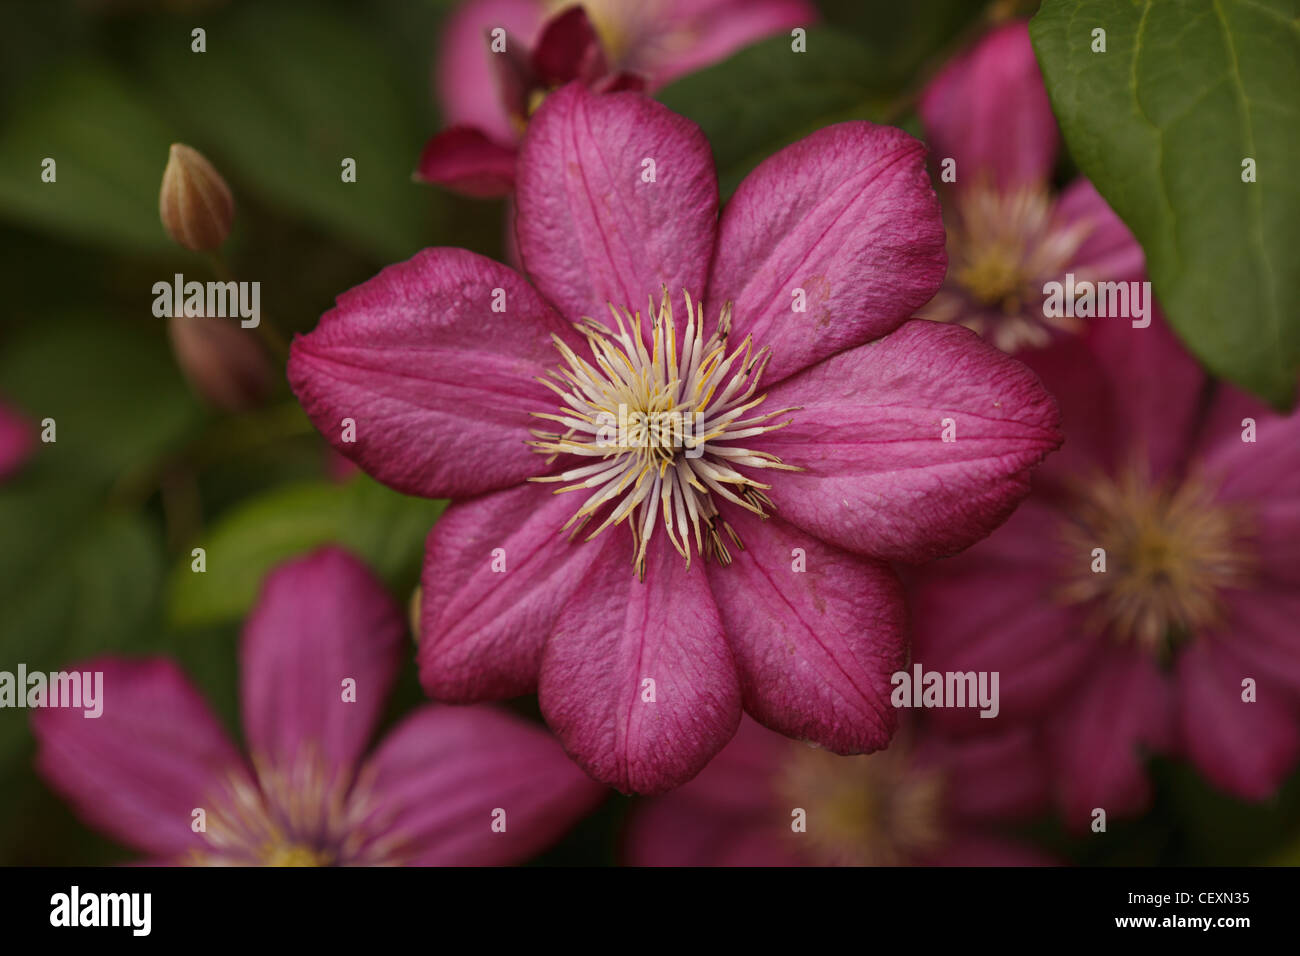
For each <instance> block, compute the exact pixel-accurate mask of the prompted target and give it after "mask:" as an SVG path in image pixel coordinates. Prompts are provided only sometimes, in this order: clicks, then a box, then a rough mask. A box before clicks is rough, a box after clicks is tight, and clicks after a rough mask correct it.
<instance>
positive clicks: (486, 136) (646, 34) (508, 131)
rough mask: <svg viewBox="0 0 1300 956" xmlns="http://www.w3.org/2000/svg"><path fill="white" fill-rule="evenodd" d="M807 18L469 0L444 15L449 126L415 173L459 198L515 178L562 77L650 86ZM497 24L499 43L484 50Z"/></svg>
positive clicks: (721, 9)
mask: <svg viewBox="0 0 1300 956" xmlns="http://www.w3.org/2000/svg"><path fill="white" fill-rule="evenodd" d="M816 19H817V14H816V11H815V9H814V8H813V7H812V6H811V4H809V3H807V2H805V0H638V2H626V0H584V2H582V3H575V2H573V0H470V2H467V3H465V4H464V5H462V6H461V7H460V8H459V9H458V10H457V11H456V12H455V13H454V14H452V16H451V18H450V19H449V20H448V22H447V24H446V27H445V28H444V30H443V33H442V41H441V46H440V55H439V57H438V61H437V62H438V72H437V88H438V95H439V99H440V101H441V103H442V107H443V113H444V116H445V118H446V122H447V125H448V128H447V129H445V130H443V131H442V132H440V133H438V134H436V135H435V136H434V137H433V138H432V139H430V140H429V142H428V144H427V145H426V146H425V148H424V151H423V153H422V154H421V156H420V164H419V166H418V168H417V172H416V175H417V177H419V178H420V179H424V180H426V181H427V182H432V183H437V184H439V185H441V186H446V187H448V188H451V189H454V190H456V191H457V192H460V193H463V194H465V195H468V196H480V197H487V196H504V195H507V194H508V193H510V192H511V190H513V188H514V181H515V155H516V152H517V147H518V143H519V141H520V139H522V137H523V131H524V129H525V128H526V127H527V125H528V118H529V117H530V116H531V115H532V113H533V112H534V111H535V110H536V108H537V105H538V103H540V102H541V100H542V99H543V98H544V97H545V96H546V95H547V94H548V93H549V92H550V91H551V90H553V89H556V88H557V87H560V86H563V85H564V84H565V83H568V82H570V81H572V80H578V81H580V82H582V83H584V84H585V85H586V86H588V88H590V89H592V90H595V91H597V92H613V91H615V90H624V89H646V88H648V89H652V90H653V89H657V88H658V87H660V86H662V85H663V84H665V83H667V82H669V81H671V80H673V79H676V78H677V77H679V76H681V75H683V74H685V73H690V72H692V71H693V70H698V69H700V68H702V67H704V66H707V65H709V64H710V63H713V62H716V61H718V60H721V59H724V58H725V57H727V56H729V55H730V54H731V53H733V52H735V51H736V50H738V49H740V48H741V47H743V46H746V45H748V44H750V43H753V42H755V41H757V40H760V39H762V38H763V37H766V36H768V35H770V34H773V33H777V32H781V31H785V30H789V29H790V28H792V27H797V26H805V27H806V26H808V25H809V24H811V23H813V22H814V21H815V20H816ZM493 30H503V31H505V37H504V40H503V39H502V38H501V37H500V36H499V35H498V37H497V38H496V40H495V42H496V43H498V44H501V43H502V42H504V46H505V48H504V50H502V49H500V47H499V46H498V48H497V50H496V51H495V52H494V50H493V48H492V43H493V37H492V31H493Z"/></svg>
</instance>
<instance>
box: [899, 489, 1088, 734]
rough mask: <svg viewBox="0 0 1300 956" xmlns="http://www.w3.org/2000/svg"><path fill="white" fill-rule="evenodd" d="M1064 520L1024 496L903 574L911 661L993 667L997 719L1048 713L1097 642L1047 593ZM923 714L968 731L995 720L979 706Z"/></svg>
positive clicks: (939, 666) (1056, 582) (936, 666)
mask: <svg viewBox="0 0 1300 956" xmlns="http://www.w3.org/2000/svg"><path fill="white" fill-rule="evenodd" d="M1065 520H1066V519H1065V517H1064V516H1063V515H1061V514H1060V513H1059V512H1058V511H1057V510H1056V509H1055V508H1053V507H1050V506H1048V505H1046V504H1045V503H1043V502H1042V501H1041V500H1040V499H1038V498H1035V497H1031V498H1029V499H1027V500H1026V501H1025V502H1024V503H1023V504H1021V505H1020V507H1019V508H1017V509H1016V511H1015V513H1014V514H1012V516H1011V517H1010V518H1009V519H1007V523H1006V524H1005V525H1003V526H1002V527H1001V528H998V529H997V530H996V531H994V532H993V533H992V534H991V535H990V536H989V537H988V540H986V541H981V542H980V543H979V544H977V545H975V546H974V547H973V548H971V549H970V550H969V551H966V552H964V553H963V554H960V555H958V556H957V557H954V558H950V559H949V560H947V561H936V562H935V563H933V564H929V565H926V566H925V567H923V568H919V569H917V571H916V572H915V573H914V574H913V575H911V578H912V581H911V585H910V588H909V591H910V597H911V601H910V602H909V603H910V606H911V607H912V609H913V619H912V626H913V646H912V660H913V661H915V662H916V663H919V664H921V665H922V667H924V668H925V669H926V670H929V671H951V672H957V673H966V672H967V671H975V672H979V671H988V672H994V671H996V672H997V673H998V674H999V677H998V697H999V707H998V718H1000V720H999V721H998V722H1001V721H1007V722H1015V721H1021V720H1027V719H1034V718H1038V717H1041V716H1043V715H1044V714H1046V713H1049V712H1050V711H1051V710H1053V709H1054V708H1055V707H1056V706H1057V705H1058V704H1059V702H1060V699H1061V695H1062V694H1063V693H1065V692H1066V691H1067V690H1069V689H1070V687H1071V685H1072V682H1073V681H1074V680H1076V679H1077V677H1078V676H1079V674H1080V673H1082V672H1083V671H1084V669H1085V668H1086V666H1087V663H1088V661H1089V659H1090V657H1091V656H1092V654H1093V653H1094V652H1095V651H1096V648H1097V641H1098V639H1096V638H1092V637H1089V636H1088V635H1086V634H1085V633H1083V632H1082V620H1081V617H1080V615H1079V614H1078V613H1077V612H1075V611H1072V610H1071V609H1070V608H1068V607H1065V606H1063V605H1062V604H1061V603H1060V602H1059V600H1058V599H1057V596H1056V593H1055V592H1056V590H1057V589H1058V588H1059V587H1060V583H1061V580H1062V578H1061V577H1060V574H1061V567H1060V563H1059V562H1060V557H1061V556H1060V554H1059V551H1058V548H1059V544H1058V534H1059V529H1060V527H1061V525H1062V524H1063V523H1064V521H1065ZM1008 595H1015V600H1008V597H1007V596H1008ZM931 717H932V718H933V719H934V721H935V722H936V723H938V724H941V725H943V726H944V727H946V728H951V729H958V728H960V729H962V730H963V731H969V732H972V733H975V732H987V731H988V727H989V724H991V723H994V722H995V721H994V720H993V719H990V718H984V717H980V715H979V710H978V708H976V709H959V708H944V709H941V710H936V711H934V712H933V714H931Z"/></svg>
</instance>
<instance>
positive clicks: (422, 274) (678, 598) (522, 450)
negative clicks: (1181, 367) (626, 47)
mask: <svg viewBox="0 0 1300 956" xmlns="http://www.w3.org/2000/svg"><path fill="white" fill-rule="evenodd" d="M924 155H925V151H924V148H923V147H922V146H921V144H920V143H918V142H917V141H916V140H914V139H912V138H911V137H909V136H907V135H906V134H905V133H903V132H901V131H899V130H896V129H891V128H888V127H881V126H875V125H872V124H870V123H864V122H857V123H844V124H840V125H837V126H831V127H828V128H826V129H823V130H820V131H818V132H816V133H814V134H813V135H811V136H809V137H808V138H806V139H804V140H802V141H800V142H798V143H795V144H794V145H792V146H790V147H787V148H786V149H784V150H782V151H781V152H779V153H777V154H776V155H774V156H772V157H770V158H769V159H768V160H766V161H765V162H764V163H762V164H760V165H759V166H758V168H756V169H755V170H754V171H753V172H752V173H751V174H750V175H749V177H748V178H747V179H746V180H745V181H744V182H743V183H742V184H741V185H740V188H739V189H738V190H737V191H736V194H735V196H734V198H733V199H732V200H731V202H730V203H728V205H727V208H726V210H725V211H724V212H723V214H722V216H721V220H720V221H719V218H718V212H717V204H718V190H717V179H716V174H715V171H714V167H713V160H712V156H711V153H710V150H709V145H708V143H707V141H706V140H705V139H704V137H703V135H702V134H701V132H700V130H699V129H698V128H697V127H696V126H695V125H694V124H692V123H690V122H689V121H687V120H685V119H683V118H682V117H680V116H677V115H676V114H674V113H672V112H670V111H669V110H667V109H666V108H664V107H663V106H661V105H659V104H657V103H655V102H654V101H652V100H650V99H648V98H646V97H644V96H642V95H640V94H637V93H617V94H607V95H594V94H591V93H589V92H588V91H587V90H586V89H585V88H584V87H583V86H582V85H581V84H576V83H575V84H570V85H569V86H566V87H565V88H563V89H562V90H559V91H558V92H556V93H553V94H552V95H551V96H550V97H548V98H547V101H546V103H545V104H544V105H543V106H542V107H541V109H540V110H539V111H538V113H537V114H536V115H535V116H534V118H533V120H532V122H531V123H530V124H529V130H528V135H527V137H526V139H525V140H524V143H523V148H522V151H521V154H520V163H519V173H520V175H519V189H518V196H517V200H518V206H519V212H518V232H519V245H520V252H521V254H522V257H523V261H524V263H525V264H526V266H527V268H528V271H529V275H530V276H531V277H532V279H533V281H534V282H535V283H536V289H534V287H533V286H531V285H529V284H528V283H527V282H526V281H525V280H524V279H523V277H522V276H520V275H518V274H517V273H515V272H514V271H513V270H511V269H509V268H507V267H505V266H502V265H500V264H498V263H496V262H493V261H491V260H488V259H485V258H483V257H481V256H478V255H475V254H473V253H471V252H466V251H463V250H458V249H430V250H425V251H424V252H422V253H420V254H419V255H417V256H416V257H415V258H413V259H411V260H410V261H409V262H405V263H401V264H398V265H394V266H390V267H388V268H387V269H385V270H384V271H383V272H382V273H380V274H379V275H378V276H376V277H375V278H374V279H371V280H370V281H368V282H366V283H364V284H363V285H361V286H359V287H357V288H355V289H353V290H351V291H350V292H347V293H345V294H344V295H342V296H340V297H339V300H338V305H337V307H336V308H335V309H333V310H332V311H330V312H328V313H326V314H325V315H324V316H323V317H322V319H321V322H320V325H319V327H318V328H317V329H316V330H315V331H314V332H312V333H311V334H309V335H307V336H305V337H300V338H298V339H296V340H295V342H294V344H293V348H292V353H291V356H290V361H289V379H290V383H291V384H292V386H293V388H294V391H295V392H296V394H297V395H298V397H299V400H300V401H301V402H302V403H303V407H304V408H305V409H306V411H307V413H308V415H309V416H310V417H311V418H312V420H313V421H314V422H315V423H316V426H317V428H319V429H320V430H321V432H322V434H324V435H325V436H326V437H327V438H328V439H329V440H330V441H331V442H332V443H333V444H334V446H335V447H336V448H338V449H339V451H341V452H342V453H343V454H345V455H347V456H348V457H350V458H352V459H353V460H354V461H356V462H358V463H359V464H360V465H361V467H362V468H363V470H365V471H366V472H367V473H369V474H370V475H372V476H374V477H375V478H377V479H379V480H380V481H383V482H385V483H386V484H388V485H390V486H392V487H393V488H396V489H397V490H399V491H403V492H406V493H408V494H416V495H421V496H425V497H435V498H437V497H461V498H465V497H470V498H471V500H468V501H464V502H460V503H456V504H453V505H452V506H451V507H450V508H449V509H448V510H447V512H446V514H445V515H444V516H443V517H442V519H441V520H440V521H439V522H438V524H437V525H436V526H435V527H434V529H433V531H432V533H431V534H430V537H429V541H428V546H427V551H426V557H425V567H424V575H423V602H422V607H423V611H422V627H421V634H422V638H421V644H420V653H419V660H420V666H421V679H422V681H423V684H424V686H425V689H426V690H427V691H428V692H429V693H430V694H431V695H432V696H434V697H435V698H440V699H448V700H456V701H462V702H467V701H473V700H481V699H488V698H501V697H510V696H514V695H519V694H525V693H530V692H532V691H533V690H534V689H536V690H538V691H539V694H540V700H541V707H542V711H543V713H544V715H545V716H546V719H547V721H548V723H549V724H550V725H551V727H552V728H553V729H554V730H555V732H556V733H557V734H558V735H559V737H560V739H561V741H562V742H563V743H564V745H565V747H566V749H567V750H568V751H569V752H570V754H572V755H573V756H574V758H575V759H576V760H577V761H578V762H579V763H580V764H581V765H582V766H583V767H584V768H586V769H587V771H588V772H589V773H591V774H592V775H593V776H594V777H596V779H598V780H601V781H603V782H606V783H610V784H612V785H614V786H616V787H618V788H619V789H621V790H624V791H641V792H646V791H659V790H664V789H668V788H670V787H673V786H676V785H678V784H680V783H682V782H684V781H685V780H687V779H689V778H690V777H692V776H693V775H694V774H695V773H697V772H698V771H699V770H700V769H701V768H702V767H703V766H704V765H705V764H706V763H707V762H708V760H709V759H710V757H712V756H713V755H714V754H715V753H717V751H718V750H719V749H721V747H722V746H723V745H724V744H725V743H726V742H727V740H729V739H730V738H731V736H732V735H733V734H734V733H735V729H736V726H737V724H738V722H739V720H740V715H741V711H742V706H743V708H744V709H745V710H748V711H749V712H750V713H751V714H753V715H754V716H755V717H756V718H757V719H758V720H760V721H761V722H763V723H764V724H766V725H767V726H769V727H771V728H773V729H775V730H778V731H780V732H781V733H785V734H788V735H791V736H797V737H800V738H807V739H811V740H815V741H817V742H818V743H820V744H821V745H822V746H825V747H827V748H828V749H831V750H835V751H837V752H843V753H861V752H865V751H871V750H875V749H878V748H880V747H882V746H883V745H884V744H885V743H886V742H887V741H888V740H889V737H890V735H891V733H892V731H893V729H894V726H895V724H896V721H897V715H896V713H895V711H894V709H893V708H892V707H891V706H890V704H889V693H890V686H889V675H890V674H891V673H892V672H893V671H894V670H896V669H897V668H898V666H899V664H900V663H901V661H902V660H903V656H904V647H903V644H904V635H903V615H904V611H903V605H902V601H901V596H900V593H899V585H898V582H897V579H896V577H895V576H894V573H893V572H892V570H891V569H890V568H889V566H888V564H886V563H885V562H886V561H887V560H890V559H897V560H902V561H921V560H926V559H930V558H934V557H937V556H940V555H944V554H949V553H952V552H954V551H957V550H960V549H961V548H963V547H965V546H967V545H969V544H970V543H972V542H973V541H975V540H977V539H978V538H980V537H982V536H983V535H985V534H987V533H988V532H989V531H990V530H991V529H992V528H994V527H996V526H997V525H998V524H1000V523H1001V522H1002V521H1003V520H1005V518H1006V517H1007V515H1008V514H1009V513H1010V512H1011V510H1012V509H1013V508H1014V507H1015V505H1016V503H1017V502H1018V501H1019V500H1020V498H1021V497H1023V495H1024V494H1025V492H1026V490H1027V488H1028V473H1029V471H1030V470H1031V469H1032V468H1033V467H1034V465H1036V464H1037V463H1038V462H1039V461H1040V460H1041V459H1042V458H1043V456H1044V455H1046V454H1047V453H1048V452H1050V451H1051V450H1052V449H1053V448H1054V447H1056V445H1057V444H1058V442H1059V435H1058V433H1057V411H1056V408H1055V406H1054V404H1053V402H1052V400H1051V398H1050V397H1049V396H1048V395H1047V394H1046V392H1045V391H1044V390H1043V388H1042V386H1041V385H1040V384H1039V382H1038V380H1037V379H1036V378H1035V377H1034V376H1033V375H1032V374H1031V373H1029V372H1028V370H1026V369H1025V368H1024V366H1022V365H1021V364H1019V363H1018V362H1016V361H1014V360H1012V359H1010V358H1009V357H1007V356H1006V355H1004V354H1002V353H1001V352H999V351H997V350H996V349H994V348H992V347H991V346H989V345H987V344H985V343H984V342H981V341H980V340H979V338H978V337H977V336H976V335H974V334H973V333H971V332H970V331H969V330H967V329H962V328H958V327H955V326H948V325H941V324H936V323H932V322H909V321H908V318H909V316H910V315H911V314H912V310H913V309H915V308H916V307H917V306H918V305H920V304H921V303H923V302H925V301H927V300H928V299H929V298H930V297H931V296H932V295H933V293H934V290H935V289H936V288H937V287H938V285H939V283H940V281H941V279H942V276H943V272H944V253H943V231H942V227H941V224H940V218H939V211H938V205H937V202H936V199H935V196H934V193H933V191H932V190H931V188H930V184H929V180H928V177H927V175H926V171H925V161H924ZM647 158H650V159H651V160H652V161H653V162H654V163H655V170H656V171H655V173H654V176H653V178H646V177H645V171H646V169H647V166H646V160H647ZM674 300H675V301H676V302H677V303H679V304H678V305H674V304H673V303H674ZM656 303H659V304H657V305H656ZM705 303H707V308H706V306H705ZM801 305H803V306H804V307H805V308H804V310H801V309H800V306H801ZM641 306H647V308H648V313H647V316H646V319H647V320H648V321H643V320H642V317H641V314H640V313H637V315H636V316H633V315H632V314H631V311H630V310H631V309H634V308H639V307H641ZM607 311H608V312H609V313H611V314H612V315H613V318H614V321H613V322H612V323H609V319H607V320H606V322H607V323H609V324H601V323H600V322H598V321H597V320H596V319H594V318H589V317H594V316H600V315H602V314H605V313H606V312H607ZM706 316H707V318H706ZM566 320H567V321H566ZM584 353H585V354H586V355H587V356H589V357H588V358H581V357H579V356H580V355H582V354H584ZM760 376H765V377H766V379H767V380H768V382H767V385H766V387H768V388H770V391H768V392H767V393H766V394H764V393H763V392H760V391H759V390H758V389H759V378H760ZM764 402H766V404H765V406H764V407H763V408H758V407H757V406H759V405H760V404H761V403H764ZM620 406H621V407H622V410H623V412H624V413H625V414H628V415H630V414H643V413H644V414H647V415H676V416H678V419H679V421H680V420H682V419H683V418H684V419H687V420H693V421H694V420H696V419H695V415H696V413H699V416H700V418H699V420H698V427H697V428H696V429H694V435H695V436H698V437H694V438H691V439H690V440H689V441H686V440H684V439H683V437H682V435H681V434H680V433H678V434H677V435H676V436H675V437H674V436H672V435H671V434H664V433H659V434H658V437H655V436H654V435H652V434H649V433H647V434H643V435H641V436H640V437H639V438H638V437H636V436H634V435H632V434H631V433H627V432H623V433H621V434H620V435H614V434H610V433H611V432H613V431H614V429H613V428H612V424H611V423H612V422H613V421H614V420H615V419H616V418H617V416H618V414H619V407H620ZM774 416H781V417H782V418H783V419H785V418H786V417H787V416H789V419H792V423H791V421H789V420H785V421H776V422H774V421H772V419H773V417H774ZM602 421H603V422H605V423H606V424H602ZM348 422H350V423H351V424H350V425H349V424H347V423H348ZM945 422H947V423H948V424H947V425H946V424H945ZM541 425H547V426H549V427H550V428H552V429H554V430H553V431H544V430H541V429H539V427H538V426H541ZM607 426H609V427H607ZM948 427H952V428H954V429H955V430H956V433H957V434H958V435H960V439H961V440H959V441H956V442H945V441H943V440H941V433H942V432H943V431H944V430H945V428H948ZM530 436H531V438H532V441H529V440H528V439H529V438H530ZM530 446H532V447H530ZM537 452H541V454H538V453H537ZM791 468H793V469H795V470H789V469H791ZM757 475H762V476H764V477H763V478H759V477H756V476H757ZM767 476H770V478H768V477H767ZM555 481H563V482H566V483H567V485H568V486H567V487H565V488H561V489H559V490H560V491H575V490H576V491H579V492H580V495H579V496H578V497H579V499H580V500H579V501H575V500H574V496H572V495H569V494H558V493H552V492H553V491H554V486H553V485H548V484H539V483H538V482H555ZM769 493H770V497H769ZM471 496H477V497H471ZM581 499H585V501H582V500H581ZM773 511H775V512H777V513H778V514H779V515H780V516H779V517H775V516H773ZM575 522H576V525H577V528H576V529H575V534H574V535H572V536H566V535H565V534H564V533H563V532H564V531H565V530H566V529H572V528H573V526H574V524H575ZM588 525H590V526H591V528H595V531H591V534H590V535H589V537H588V538H587V540H585V541H584V540H581V539H576V531H578V530H584V529H585V530H588V531H590V530H591V528H589V527H588ZM610 525H613V528H612V530H611V531H609V533H606V534H604V535H603V536H600V532H601V531H602V530H603V529H605V528H606V527H607V526H610ZM591 538H597V540H595V541H592V540H590V539H591ZM741 540H743V542H744V547H743V548H740V546H739V542H740V541H741ZM693 555H694V556H697V557H700V558H709V559H712V560H707V561H706V560H692V556H693Z"/></svg>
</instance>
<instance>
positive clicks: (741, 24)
mask: <svg viewBox="0 0 1300 956" xmlns="http://www.w3.org/2000/svg"><path fill="white" fill-rule="evenodd" d="M663 19H664V21H665V24H666V25H667V26H669V28H670V29H671V28H672V27H676V28H677V30H678V31H679V32H678V34H677V35H685V36H686V37H689V41H688V42H686V43H684V44H682V43H669V44H664V45H663V46H664V48H663V49H662V51H660V50H659V49H654V48H652V49H651V50H649V51H646V52H643V53H641V54H640V57H644V58H646V59H653V63H652V64H651V63H645V64H644V65H645V67H646V68H651V67H652V68H651V69H650V72H651V74H652V78H653V81H654V85H655V86H656V87H658V86H662V85H664V84H665V83H669V82H671V81H672V80H674V79H676V78H677V77H679V76H684V75H685V74H687V73H693V72H695V71H696V70H699V69H702V68H703V67H706V66H709V65H710V64H713V63H716V62H717V61H719V60H723V59H726V58H727V57H729V56H731V54H733V53H735V52H736V51H738V50H740V49H741V47H746V46H749V45H750V44H751V43H756V42H757V41H759V40H762V39H764V38H765V37H768V36H772V35H774V34H777V33H788V32H789V31H790V29H791V28H792V27H809V26H812V25H813V24H815V23H816V22H817V21H818V20H819V19H820V17H818V15H817V11H816V10H815V9H814V8H813V7H812V5H811V4H808V3H805V2H803V0H674V2H673V3H672V4H671V6H670V8H669V9H668V10H667V11H665V13H664V14H663ZM674 38H675V37H674ZM631 55H632V57H633V58H634V59H633V62H634V63H637V62H640V57H638V51H635V50H634V51H632V54H631Z"/></svg>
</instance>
